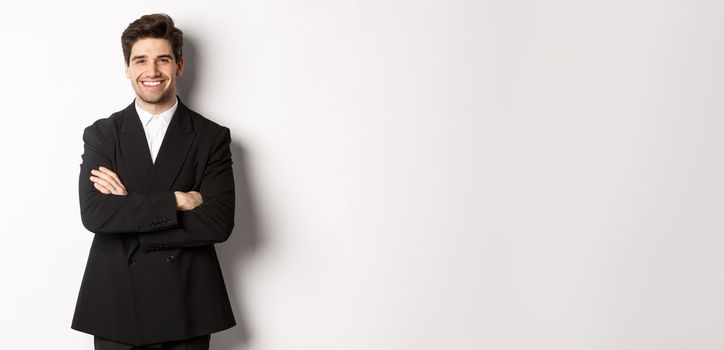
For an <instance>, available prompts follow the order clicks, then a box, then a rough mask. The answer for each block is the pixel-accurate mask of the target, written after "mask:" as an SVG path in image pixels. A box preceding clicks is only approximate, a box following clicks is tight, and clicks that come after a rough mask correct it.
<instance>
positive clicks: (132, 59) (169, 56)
mask: <svg viewBox="0 0 724 350" xmlns="http://www.w3.org/2000/svg"><path fill="white" fill-rule="evenodd" d="M147 57H148V56H147V55H137V56H133V57H131V61H135V60H137V59H139V58H147ZM159 58H171V59H172V58H173V56H171V55H158V56H157V57H156V59H159Z"/></svg>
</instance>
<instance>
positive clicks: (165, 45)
mask: <svg viewBox="0 0 724 350" xmlns="http://www.w3.org/2000/svg"><path fill="white" fill-rule="evenodd" d="M159 55H173V48H172V47H171V42H170V41H168V40H166V39H161V38H142V39H138V40H136V42H135V43H133V46H131V57H134V56H149V57H153V56H159Z"/></svg>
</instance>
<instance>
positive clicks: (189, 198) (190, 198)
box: [173, 191, 204, 211]
mask: <svg viewBox="0 0 724 350" xmlns="http://www.w3.org/2000/svg"><path fill="white" fill-rule="evenodd" d="M173 194H174V195H176V210H180V211H189V210H191V209H193V208H196V207H198V206H199V205H201V203H203V202H204V199H203V198H202V197H201V193H198V192H196V191H191V192H181V191H176V192H174V193H173Z"/></svg>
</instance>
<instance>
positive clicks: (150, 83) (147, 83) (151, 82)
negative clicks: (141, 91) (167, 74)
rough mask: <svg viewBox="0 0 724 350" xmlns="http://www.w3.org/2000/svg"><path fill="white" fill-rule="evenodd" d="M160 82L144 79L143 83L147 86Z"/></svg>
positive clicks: (156, 84)
mask: <svg viewBox="0 0 724 350" xmlns="http://www.w3.org/2000/svg"><path fill="white" fill-rule="evenodd" d="M158 84H161V82H160V81H144V82H143V85H146V86H158Z"/></svg>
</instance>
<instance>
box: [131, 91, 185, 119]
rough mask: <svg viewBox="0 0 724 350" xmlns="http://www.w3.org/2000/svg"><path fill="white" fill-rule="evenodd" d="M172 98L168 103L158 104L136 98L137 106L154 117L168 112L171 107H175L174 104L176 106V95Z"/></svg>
mask: <svg viewBox="0 0 724 350" xmlns="http://www.w3.org/2000/svg"><path fill="white" fill-rule="evenodd" d="M171 97H172V98H169V99H168V100H167V101H159V102H157V103H148V102H146V101H144V100H143V99H141V98H140V97H138V96H136V104H138V107H140V108H141V109H143V110H144V111H146V112H148V113H151V114H153V115H159V114H161V113H163V112H165V111H167V110H169V109H170V108H171V107H173V105H174V104H176V95H175V94H174V95H172V96H171Z"/></svg>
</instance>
